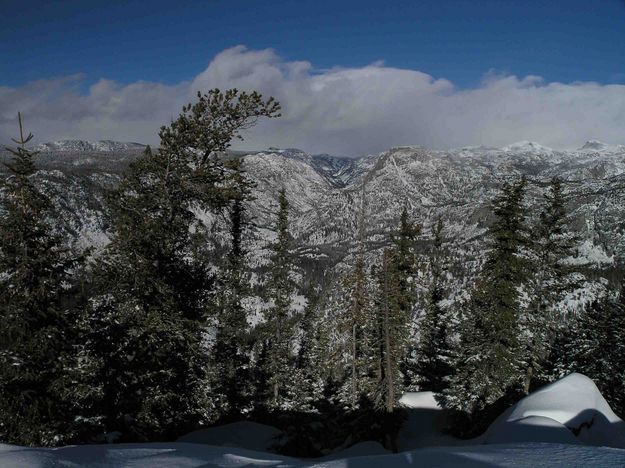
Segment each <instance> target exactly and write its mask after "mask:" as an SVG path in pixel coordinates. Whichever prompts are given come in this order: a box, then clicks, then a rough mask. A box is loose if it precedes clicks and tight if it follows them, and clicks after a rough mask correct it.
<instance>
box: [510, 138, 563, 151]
mask: <svg viewBox="0 0 625 468" xmlns="http://www.w3.org/2000/svg"><path fill="white" fill-rule="evenodd" d="M502 150H504V151H514V152H520V151H522V152H527V153H551V152H553V149H551V148H549V147H547V146H543V145H541V144H540V143H536V142H535V141H528V140H522V141H517V142H516V143H512V144H511V145H508V146H504V147H503V148H502Z"/></svg>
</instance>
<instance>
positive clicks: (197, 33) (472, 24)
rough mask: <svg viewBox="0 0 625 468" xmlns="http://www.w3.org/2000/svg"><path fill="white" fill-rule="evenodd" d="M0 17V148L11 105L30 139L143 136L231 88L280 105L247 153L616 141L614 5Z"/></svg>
mask: <svg viewBox="0 0 625 468" xmlns="http://www.w3.org/2000/svg"><path fill="white" fill-rule="evenodd" d="M0 6H1V7H2V8H1V12H2V15H0V140H1V139H3V138H6V137H7V135H9V134H10V130H9V127H10V126H12V125H13V120H14V115H13V114H15V113H16V111H17V110H22V111H23V112H24V113H25V114H27V115H30V116H31V118H32V119H34V121H33V124H34V125H35V127H36V128H35V129H34V131H35V133H36V135H37V136H38V137H39V138H40V139H52V138H91V139H94V138H114V139H131V140H136V141H148V142H151V143H153V142H155V139H156V136H155V135H156V130H157V129H158V127H159V126H160V125H161V124H162V123H166V121H167V120H168V119H169V118H171V117H172V116H174V115H175V114H176V113H177V110H179V108H180V105H181V104H182V103H184V102H185V101H187V100H189V99H190V97H192V96H193V94H194V93H195V91H197V90H198V88H202V89H205V88H206V87H213V86H220V87H231V86H238V87H241V88H255V89H259V90H260V91H262V92H264V93H266V94H275V95H276V96H277V97H278V98H280V99H281V102H282V103H283V107H284V108H285V113H284V114H285V116H284V117H283V119H281V121H280V122H279V123H272V124H267V125H265V124H263V125H261V127H260V128H259V129H258V131H255V132H252V133H251V134H250V136H249V138H248V142H249V145H250V146H255V147H258V146H259V145H261V146H262V145H265V144H272V145H274V146H285V145H295V146H300V147H304V149H308V150H311V151H321V150H326V151H333V152H340V153H349V154H357V153H358V154H360V153H362V152H368V151H377V150H380V149H384V148H385V147H388V146H391V145H396V144H424V145H426V146H431V147H450V146H458V145H463V144H493V145H500V144H504V143H510V142H511V141H516V140H524V139H535V140H539V141H540V142H541V143H545V144H551V145H554V146H560V147H564V146H574V145H577V144H579V143H583V140H584V139H587V138H591V137H592V138H598V139H606V140H610V142H614V143H617V142H618V143H625V141H623V138H621V139H620V140H619V141H614V140H618V139H619V135H621V134H625V131H623V130H624V129H625V67H624V65H625V1H623V0H585V1H582V0H543V1H539V0H482V1H479V0H472V1H469V0H463V1H461V0H438V1H434V0H412V1H406V0H394V1H390V0H387V1H382V0H375V1H374V0H360V1H358V2H357V1H352V0H347V1H339V0H336V1H327V0H316V1H311V0H289V1H286V0H264V1H263V0H204V1H191V0H189V1H176V2H174V1H160V0H157V1H147V0H143V1H110V0H109V1H107V2H105V1H98V0H82V1H51V0H48V1H34V0H0ZM240 46H243V47H240ZM537 77H538V78H537ZM361 98H362V99H361ZM380 116H381V117H380ZM461 117H462V118H461ZM328 122H334V124H333V125H330V124H329V123H328ZM619 132H620V133H619ZM322 143H323V144H326V145H327V147H325V148H321V146H322Z"/></svg>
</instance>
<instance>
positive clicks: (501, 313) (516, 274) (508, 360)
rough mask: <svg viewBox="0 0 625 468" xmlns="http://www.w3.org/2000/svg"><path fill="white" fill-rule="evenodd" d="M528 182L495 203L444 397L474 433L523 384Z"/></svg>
mask: <svg viewBox="0 0 625 468" xmlns="http://www.w3.org/2000/svg"><path fill="white" fill-rule="evenodd" d="M526 185H527V182H526V180H525V178H524V177H523V178H521V179H520V180H519V181H517V182H514V183H505V184H504V185H503V187H502V190H501V194H500V195H499V196H498V197H497V198H496V199H495V201H494V203H493V205H494V206H493V211H494V214H495V217H496V219H495V222H494V224H493V225H492V226H491V228H490V237H491V239H492V241H491V242H492V244H491V250H490V252H489V253H488V257H487V259H486V263H485V265H484V267H483V269H482V272H481V274H480V277H479V278H478V280H477V284H476V288H475V291H474V293H473V297H472V300H471V304H470V307H469V310H468V311H467V314H466V316H465V317H464V319H463V322H462V324H461V327H460V343H459V350H458V353H457V356H456V358H455V362H454V367H455V372H454V375H453V377H452V378H451V381H450V385H449V388H447V389H446V390H445V391H444V392H443V393H442V395H441V402H442V403H443V404H444V405H445V406H446V407H448V408H453V409H456V410H460V411H462V412H464V413H466V414H467V415H468V416H469V417H470V418H471V423H470V424H471V425H472V426H473V428H475V426H476V425H477V424H479V423H478V420H477V419H476V416H477V415H478V413H479V412H481V411H482V410H484V409H485V408H487V407H489V406H490V405H492V404H493V403H494V402H496V401H497V400H498V399H500V398H501V397H503V396H504V395H505V394H506V393H507V392H508V390H509V389H510V388H511V387H514V386H515V385H516V384H517V383H518V381H519V380H520V379H519V357H518V352H519V343H518V336H519V314H520V303H519V288H520V286H521V285H522V284H523V282H524V281H525V280H526V269H525V264H526V262H525V259H524V258H523V257H522V251H523V248H524V246H525V245H526V242H527V233H526V224H525V223H526V221H525V208H524V205H523V200H524V194H525V188H526Z"/></svg>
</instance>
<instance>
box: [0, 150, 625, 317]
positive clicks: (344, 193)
mask: <svg viewBox="0 0 625 468" xmlns="http://www.w3.org/2000/svg"><path fill="white" fill-rule="evenodd" d="M36 149H38V150H39V151H41V153H40V155H39V156H38V163H39V165H40V167H41V169H42V170H41V171H40V172H39V174H38V176H37V177H38V180H39V183H40V184H42V186H43V187H44V188H45V190H46V192H47V193H49V194H50V196H51V197H52V199H53V200H54V202H55V206H56V208H57V210H58V211H59V216H58V219H60V220H62V225H61V226H59V229H61V230H63V231H64V232H66V233H67V234H68V235H70V236H71V237H72V238H73V239H74V240H75V242H76V244H77V245H78V246H80V247H87V246H94V247H96V248H100V247H102V246H104V245H105V244H106V243H107V242H108V226H109V223H108V220H107V217H106V214H105V210H104V201H103V200H104V198H103V192H104V189H105V188H106V187H111V186H113V185H114V184H116V183H117V182H118V181H119V178H120V176H121V174H122V173H123V172H124V170H125V169H126V167H127V165H128V163H129V162H130V161H132V160H133V159H135V158H136V157H137V156H138V155H139V154H141V151H142V150H143V149H144V146H143V145H140V144H138V143H120V142H113V141H99V142H84V141H80V140H65V141H59V142H53V143H46V144H43V145H39V146H37V148H36ZM104 154H106V157H102V156H103V155H104ZM235 156H237V157H243V158H244V161H245V164H244V167H245V169H246V171H247V173H248V175H249V176H250V178H251V179H252V180H253V181H254V182H255V184H256V190H255V195H256V200H255V201H253V202H251V203H250V206H249V213H250V214H251V215H252V216H253V223H254V226H255V229H254V231H253V232H252V233H250V235H249V236H248V239H247V243H248V246H247V247H248V251H249V263H250V265H251V267H252V268H254V269H256V270H258V271H259V272H260V271H262V269H263V266H264V265H265V264H266V263H267V259H268V251H267V249H266V246H267V244H268V243H269V242H270V241H271V240H272V239H273V236H274V234H273V232H272V230H271V226H272V225H273V222H274V217H275V213H276V207H277V196H278V192H279V190H280V189H281V188H283V187H284V188H285V189H286V193H287V196H288V198H289V201H290V205H291V231H292V234H293V237H294V240H295V249H294V254H295V256H296V258H297V259H298V263H299V265H300V269H299V271H300V275H301V277H302V280H303V282H307V281H309V280H311V281H321V280H325V281H326V282H327V283H328V284H330V286H328V287H329V288H330V289H332V288H337V287H338V286H337V283H336V282H334V281H331V280H330V279H331V278H335V277H336V275H337V274H340V273H341V272H343V271H345V270H346V269H347V268H349V266H350V265H351V264H352V262H353V260H354V258H353V253H354V252H355V248H354V247H355V239H356V237H357V232H358V228H357V221H358V212H359V207H360V205H361V201H362V193H363V185H364V192H365V198H366V251H367V259H368V262H369V263H371V262H373V261H374V260H375V259H376V258H377V256H378V255H379V252H380V250H381V249H382V248H383V247H384V246H385V245H388V243H389V233H390V232H391V230H392V229H394V228H395V226H396V225H397V222H398V216H399V214H400V212H401V209H402V207H403V206H407V207H408V209H409V211H410V213H411V215H412V217H413V218H414V219H415V220H416V221H418V222H419V223H420V224H421V225H422V226H423V230H422V235H421V238H420V242H419V245H418V249H419V252H420V259H421V264H422V266H423V269H424V272H423V276H422V277H421V278H420V280H419V281H420V282H421V283H420V284H421V285H422V286H423V287H424V288H425V287H426V286H427V281H428V275H427V262H426V260H427V259H428V256H429V249H430V244H431V239H432V235H431V227H432V225H433V224H434V223H435V222H436V220H437V219H438V218H439V217H440V218H441V219H442V220H443V221H444V223H445V238H446V239H447V241H448V244H447V245H448V251H449V259H450V260H449V266H448V269H447V272H448V274H447V276H448V296H449V297H448V300H447V301H448V303H449V304H451V303H453V302H456V301H458V300H461V299H462V297H464V296H463V295H465V294H466V286H467V284H468V283H469V282H470V281H471V279H472V278H473V277H474V275H475V272H476V271H477V270H478V269H479V266H480V264H481V262H482V261H483V259H484V256H485V252H486V248H487V245H486V239H485V234H486V232H487V228H488V226H489V224H490V223H491V221H492V215H491V210H490V202H491V200H492V199H493V197H494V196H495V195H496V194H497V189H498V187H499V185H500V184H501V182H502V181H504V180H506V179H508V178H512V177H518V176H520V175H521V174H524V175H526V176H527V177H528V179H529V182H530V185H529V189H528V199H527V205H528V207H529V208H530V210H531V213H532V215H533V216H534V217H535V216H537V214H538V212H539V209H540V200H541V195H542V192H543V190H544V189H545V187H546V186H547V184H548V182H549V180H550V179H551V178H552V177H554V176H558V177H560V178H562V179H563V181H564V186H565V189H566V193H567V202H568V208H569V210H570V212H571V226H572V228H573V229H574V230H575V231H576V232H577V233H578V234H579V236H580V243H579V248H578V254H577V256H576V257H575V258H572V259H570V261H571V263H574V264H576V265H579V266H580V268H582V269H583V270H584V272H585V274H586V277H587V280H588V281H587V282H586V283H584V285H583V286H582V289H580V290H579V291H577V292H576V293H575V294H574V295H573V296H571V297H570V298H568V301H569V302H568V305H569V306H570V307H573V308H574V307H577V306H578V305H579V303H580V301H584V300H589V299H590V298H592V297H593V295H594V294H596V293H597V291H599V290H600V289H601V288H602V281H603V280H601V279H600V278H601V277H606V278H611V279H614V278H616V277H617V276H619V277H620V274H621V273H620V267H619V265H620V264H622V263H623V261H625V146H619V145H607V144H604V143H601V142H598V141H589V142H587V143H586V144H584V145H583V146H582V147H581V148H579V149H576V150H567V151H563V150H555V149H551V148H547V147H544V146H542V145H540V144H538V143H535V142H528V141H523V142H519V143H515V144H512V145H509V146H506V147H503V148H491V147H484V146H480V147H465V148H459V149H453V150H448V151H433V150H428V149H425V148H422V147H418V146H406V147H397V148H391V149H389V150H388V151H385V152H382V153H380V154H376V155H369V156H366V157H362V158H356V159H348V158H338V157H334V156H330V155H309V154H307V153H305V152H303V151H301V150H298V149H277V148H271V149H269V150H266V151H259V152H250V153H242V152H238V153H236V154H235ZM2 157H7V155H6V153H5V154H4V156H2V155H0V158H2ZM0 170H1V169H0ZM199 216H201V219H202V220H203V221H204V222H205V223H207V224H210V225H212V226H213V231H212V232H214V236H215V241H216V243H217V244H223V243H225V242H226V238H227V237H226V235H225V227H226V226H225V225H224V218H223V217H220V216H214V215H212V214H210V213H204V214H199ZM330 289H329V294H330V295H332V294H334V293H332V292H331V291H330Z"/></svg>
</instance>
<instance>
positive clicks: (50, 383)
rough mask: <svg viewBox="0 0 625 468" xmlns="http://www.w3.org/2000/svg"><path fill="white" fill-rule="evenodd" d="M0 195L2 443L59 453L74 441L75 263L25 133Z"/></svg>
mask: <svg viewBox="0 0 625 468" xmlns="http://www.w3.org/2000/svg"><path fill="white" fill-rule="evenodd" d="M18 120H19V131H20V136H19V138H18V139H15V140H13V141H15V142H16V143H17V145H18V146H17V147H16V148H7V149H8V150H9V151H10V152H11V154H12V155H13V160H12V162H10V163H7V164H6V167H7V169H8V171H9V175H8V177H6V179H5V180H3V181H2V186H1V188H0V207H1V208H2V211H0V320H1V321H2V326H1V327H0V439H1V440H3V441H4V442H8V443H13V444H19V445H56V444H59V443H62V442H67V441H68V440H71V439H72V430H73V419H74V413H73V411H74V409H75V408H73V405H72V401H71V398H70V396H69V390H71V389H68V388H67V384H68V382H69V378H68V366H71V361H72V357H71V356H72V353H74V351H75V349H74V348H73V346H72V344H73V343H75V341H76V337H75V336H73V333H72V327H73V325H74V323H75V321H76V319H77V315H76V313H75V312H76V311H75V310H72V308H71V306H70V301H69V300H68V293H69V290H68V289H69V285H70V284H71V283H72V270H73V269H74V268H75V267H76V266H77V265H78V263H79V260H80V257H78V256H76V255H73V254H72V253H71V252H70V250H69V249H68V248H67V247H66V244H65V242H64V241H63V239H62V238H61V237H60V236H58V235H57V234H55V233H54V230H53V228H52V226H51V225H50V223H49V222H50V217H51V215H52V211H51V208H52V207H51V202H50V200H49V199H48V198H47V197H46V196H45V195H44V194H43V193H42V192H41V191H40V190H39V189H38V188H37V187H36V185H35V183H34V181H33V176H34V174H35V172H36V168H35V163H34V157H35V154H36V153H33V152H32V151H29V150H28V149H27V148H26V144H27V143H28V142H29V141H30V140H31V139H32V134H28V135H27V136H26V135H25V134H24V131H23V128H22V118H21V115H20V114H18Z"/></svg>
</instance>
